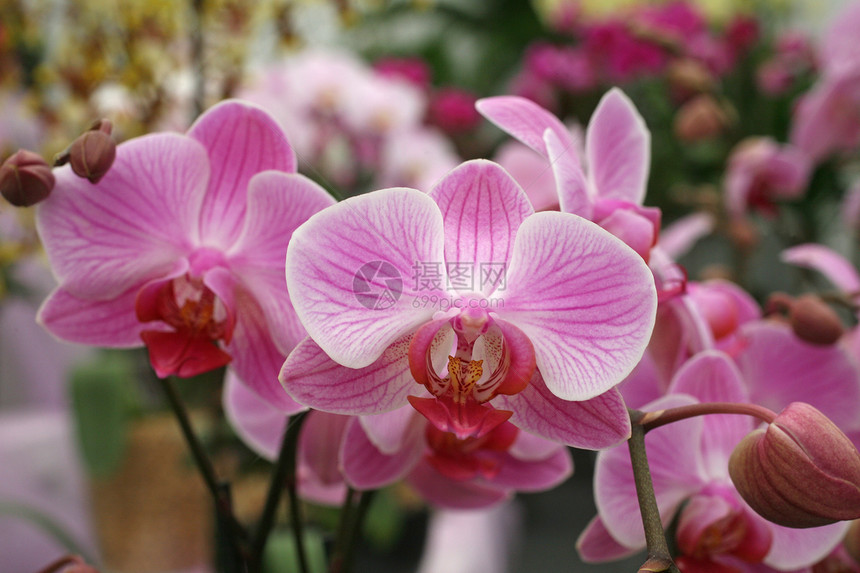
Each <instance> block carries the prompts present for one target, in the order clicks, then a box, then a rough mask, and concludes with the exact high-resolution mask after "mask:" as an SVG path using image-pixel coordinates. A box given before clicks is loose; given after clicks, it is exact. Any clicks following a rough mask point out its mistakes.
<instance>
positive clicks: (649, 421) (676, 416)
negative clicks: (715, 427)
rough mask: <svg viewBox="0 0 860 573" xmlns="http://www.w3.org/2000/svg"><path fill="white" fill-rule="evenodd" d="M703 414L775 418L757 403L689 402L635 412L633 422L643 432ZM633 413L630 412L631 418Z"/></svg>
mask: <svg viewBox="0 0 860 573" xmlns="http://www.w3.org/2000/svg"><path fill="white" fill-rule="evenodd" d="M705 414H743V415H746V416H753V417H755V418H758V419H760V420H762V421H763V422H767V423H768V424H770V423H771V422H773V420H774V418H776V414H774V413H773V412H772V411H770V410H768V409H767V408H765V407H763V406H759V405H757V404H740V403H734V402H705V403H703V404H690V405H688V406H678V407H677V408H668V409H666V410H657V411H656V412H636V415H637V416H638V418H637V419H638V421H637V422H634V424H637V425H640V426H642V427H643V428H644V430H645V432H646V433H647V432H649V431H651V430H653V429H654V428H659V427H660V426H665V425H666V424H671V423H672V422H678V421H680V420H686V419H687V418H693V417H696V416H704V415H705ZM632 419H633V414H631V420H632Z"/></svg>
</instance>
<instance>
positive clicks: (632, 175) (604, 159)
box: [585, 88, 651, 205]
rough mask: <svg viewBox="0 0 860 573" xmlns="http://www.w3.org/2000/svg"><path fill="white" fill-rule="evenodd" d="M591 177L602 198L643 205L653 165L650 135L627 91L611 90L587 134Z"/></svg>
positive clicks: (598, 107) (599, 105)
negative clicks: (649, 173)
mask: <svg viewBox="0 0 860 573" xmlns="http://www.w3.org/2000/svg"><path fill="white" fill-rule="evenodd" d="M585 153H586V156H587V163H588V175H589V178H590V180H591V182H592V184H593V186H594V189H595V190H596V192H597V195H598V196H599V197H600V198H601V199H621V200H623V201H630V202H631V203H635V204H636V205H641V204H642V201H643V200H644V199H645V188H646V185H647V183H648V170H649V167H650V163H651V133H650V132H649V131H648V128H647V127H646V126H645V120H643V119H642V116H640V115H639V112H638V111H636V106H634V105H633V102H631V101H630V98H628V97H627V96H626V95H624V92H622V91H621V90H619V89H618V88H613V89H611V90H610V91H609V92H608V93H607V94H606V95H605V96H603V99H601V100H600V103H599V104H598V106H597V109H596V110H594V115H592V116H591V120H590V121H589V123H588V129H587V130H586V133H585Z"/></svg>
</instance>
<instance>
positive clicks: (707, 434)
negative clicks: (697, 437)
mask: <svg viewBox="0 0 860 573" xmlns="http://www.w3.org/2000/svg"><path fill="white" fill-rule="evenodd" d="M668 392H669V393H670V394H688V395H690V396H693V397H694V398H696V399H697V400H699V401H700V402H735V403H747V402H749V393H748V392H747V389H746V387H745V386H744V383H743V380H742V378H741V373H740V371H738V368H737V366H735V364H734V362H732V360H731V358H729V356H728V355H727V354H724V353H723V352H720V351H718V350H705V351H703V352H700V353H698V354H696V355H694V356H693V357H692V358H690V359H689V360H688V361H687V362H686V363H684V365H683V366H681V368H680V370H678V373H677V374H676V375H675V378H674V379H673V380H672V383H671V384H670V385H669V391H668ZM703 423H704V428H705V429H704V433H703V435H702V456H703V458H704V462H705V465H706V466H707V468H708V471H709V472H710V474H711V475H712V476H714V477H715V478H717V477H723V478H727V477H728V461H729V456H731V455H732V451H733V450H734V449H735V446H737V445H738V442H740V441H741V440H742V439H743V438H744V436H746V435H747V434H749V433H750V432H751V431H752V430H753V426H754V422H753V420H752V419H750V418H749V417H747V416H738V415H736V414H711V415H708V416H704V417H703Z"/></svg>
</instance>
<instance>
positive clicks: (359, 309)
mask: <svg viewBox="0 0 860 573" xmlns="http://www.w3.org/2000/svg"><path fill="white" fill-rule="evenodd" d="M443 229H444V227H443V223H442V216H441V213H440V212H439V208H438V207H437V206H436V203H435V202H434V201H433V199H431V198H430V197H428V196H427V195H426V194H424V193H421V192H420V191H416V190H414V189H384V190H381V191H376V192H374V193H369V194H367V195H361V196H358V197H353V198H351V199H347V200H346V201H342V202H340V203H337V204H335V205H332V206H331V207H329V208H328V209H326V210H324V211H322V212H320V213H317V214H316V215H314V216H313V217H311V218H310V219H309V220H308V221H307V222H306V223H305V224H304V225H302V226H301V227H299V228H298V229H297V230H296V231H295V232H294V233H293V238H292V240H291V241H290V245H289V248H288V249H287V264H286V272H287V287H288V289H289V292H290V298H291V299H292V301H293V306H294V307H295V309H296V312H297V313H298V315H299V318H300V319H301V321H302V324H303V325H304V326H305V328H306V329H307V331H308V333H309V334H310V335H311V337H312V338H313V339H314V340H315V341H316V342H317V344H319V345H320V346H321V347H322V348H323V350H325V352H326V353H327V354H328V355H329V356H331V358H332V359H333V360H334V361H335V362H338V363H339V364H343V365H344V366H348V367H350V368H362V367H364V366H368V365H369V364H371V363H373V362H374V361H375V360H376V359H377V358H379V356H380V355H381V354H382V353H383V351H384V350H385V349H386V348H387V347H388V345H389V344H391V343H392V342H394V340H396V339H397V338H399V337H400V336H402V335H403V334H405V333H406V332H409V331H411V330H414V329H415V328H416V327H417V326H419V325H420V324H422V323H424V322H426V321H428V320H429V319H430V318H431V317H432V315H433V312H434V310H433V308H419V309H416V308H414V307H413V302H414V301H416V300H417V297H418V296H424V295H427V296H430V295H434V296H437V297H439V298H444V297H445V296H447V295H446V294H445V292H444V291H443V290H442V289H441V288H438V289H435V288H429V287H428V288H427V290H424V289H423V288H422V287H423V286H424V285H422V284H416V281H412V280H410V277H413V276H414V275H415V269H414V268H415V266H416V265H417V264H419V263H421V262H426V263H433V264H440V265H441V264H442V262H443V261H444V255H443V248H444V238H443ZM381 257H385V260H382V259H381ZM443 278H444V276H443ZM437 286H439V285H437ZM359 294H361V295H362V298H361V299H360V298H359V296H358V295H359ZM369 297H370V298H369Z"/></svg>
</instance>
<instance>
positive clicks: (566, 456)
mask: <svg viewBox="0 0 860 573" xmlns="http://www.w3.org/2000/svg"><path fill="white" fill-rule="evenodd" d="M520 433H522V432H520ZM571 475H573V459H572V458H571V456H570V452H569V451H568V449H567V448H565V447H564V446H562V445H557V447H556V449H555V451H554V452H553V453H552V455H550V456H549V457H547V458H544V459H542V460H521V459H518V458H516V457H515V456H511V455H505V456H503V460H502V462H501V464H500V466H499V473H498V474H496V475H495V476H493V478H492V479H491V480H489V481H490V482H491V483H492V484H493V485H496V486H499V487H504V488H511V489H515V490H518V491H544V490H547V489H551V488H553V487H555V486H557V485H559V484H561V483H562V482H564V481H565V480H566V479H567V478H569V477H570V476H571Z"/></svg>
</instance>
